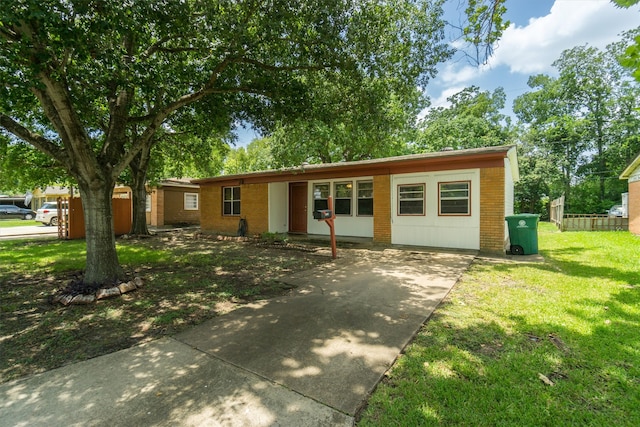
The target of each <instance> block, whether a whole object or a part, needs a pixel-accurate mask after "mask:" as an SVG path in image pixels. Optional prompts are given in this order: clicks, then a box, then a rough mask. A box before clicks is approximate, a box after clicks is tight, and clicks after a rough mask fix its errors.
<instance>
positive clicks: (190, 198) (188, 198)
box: [184, 193, 198, 211]
mask: <svg viewBox="0 0 640 427" xmlns="http://www.w3.org/2000/svg"><path fill="white" fill-rule="evenodd" d="M184 210H185V211H197V210H198V193H184Z"/></svg>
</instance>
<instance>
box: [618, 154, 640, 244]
mask: <svg viewBox="0 0 640 427" xmlns="http://www.w3.org/2000/svg"><path fill="white" fill-rule="evenodd" d="M620 179H626V180H628V181H629V195H628V199H627V200H628V207H627V214H628V216H629V231H630V232H632V233H633V234H637V235H640V154H638V157H636V158H635V159H634V160H633V161H632V162H631V164H630V165H629V166H627V168H626V169H625V170H624V171H623V172H622V174H621V175H620Z"/></svg>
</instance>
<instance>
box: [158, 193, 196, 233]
mask: <svg viewBox="0 0 640 427" xmlns="http://www.w3.org/2000/svg"><path fill="white" fill-rule="evenodd" d="M185 193H195V194H198V190H197V189H195V188H194V189H193V190H190V191H189V190H184V189H182V188H171V187H165V188H164V222H165V224H198V223H199V222H200V210H185V208H184V195H185Z"/></svg>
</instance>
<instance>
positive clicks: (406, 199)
mask: <svg viewBox="0 0 640 427" xmlns="http://www.w3.org/2000/svg"><path fill="white" fill-rule="evenodd" d="M398 215H424V184H409V185H398Z"/></svg>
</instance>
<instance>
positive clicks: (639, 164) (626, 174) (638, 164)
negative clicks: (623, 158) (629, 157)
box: [620, 154, 640, 179]
mask: <svg viewBox="0 0 640 427" xmlns="http://www.w3.org/2000/svg"><path fill="white" fill-rule="evenodd" d="M638 168H640V154H638V157H636V158H635V159H633V161H632V162H631V163H630V164H629V166H627V168H626V169H625V170H624V171H622V173H621V174H620V179H629V178H630V177H631V175H633V173H634V172H635V171H636V170H637V169H638Z"/></svg>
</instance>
